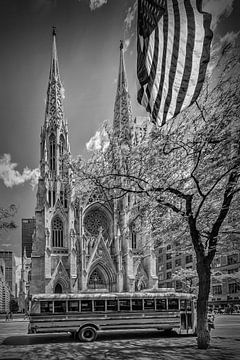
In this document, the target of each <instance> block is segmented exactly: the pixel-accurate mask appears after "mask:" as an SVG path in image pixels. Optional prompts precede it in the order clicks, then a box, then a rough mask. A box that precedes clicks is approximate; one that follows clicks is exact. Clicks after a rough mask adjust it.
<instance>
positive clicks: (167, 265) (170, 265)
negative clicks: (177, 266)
mask: <svg viewBox="0 0 240 360" xmlns="http://www.w3.org/2000/svg"><path fill="white" fill-rule="evenodd" d="M171 268H172V262H167V264H166V269H167V270H169V269H171Z"/></svg>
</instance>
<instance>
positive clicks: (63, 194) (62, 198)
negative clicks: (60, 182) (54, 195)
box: [60, 188, 68, 209]
mask: <svg viewBox="0 0 240 360" xmlns="http://www.w3.org/2000/svg"><path fill="white" fill-rule="evenodd" d="M60 202H61V204H62V206H63V207H64V208H65V209H66V208H67V206H68V199H67V189H66V188H62V190H60Z"/></svg>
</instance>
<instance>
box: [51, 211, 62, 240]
mask: <svg viewBox="0 0 240 360" xmlns="http://www.w3.org/2000/svg"><path fill="white" fill-rule="evenodd" d="M51 235H52V247H63V222H62V219H61V218H60V216H59V215H55V216H54V217H53V219H52V224H51Z"/></svg>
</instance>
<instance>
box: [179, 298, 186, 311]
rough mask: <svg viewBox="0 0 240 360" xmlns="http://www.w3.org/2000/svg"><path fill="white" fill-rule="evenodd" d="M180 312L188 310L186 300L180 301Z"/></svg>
mask: <svg viewBox="0 0 240 360" xmlns="http://www.w3.org/2000/svg"><path fill="white" fill-rule="evenodd" d="M180 310H181V311H185V310H186V300H180Z"/></svg>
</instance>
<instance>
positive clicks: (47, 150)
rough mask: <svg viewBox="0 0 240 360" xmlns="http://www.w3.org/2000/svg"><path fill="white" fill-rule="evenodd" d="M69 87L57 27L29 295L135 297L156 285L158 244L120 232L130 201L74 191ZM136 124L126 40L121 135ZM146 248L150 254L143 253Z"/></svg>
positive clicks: (118, 120)
mask: <svg viewBox="0 0 240 360" xmlns="http://www.w3.org/2000/svg"><path fill="white" fill-rule="evenodd" d="M62 89H63V87H62V84H61V79H60V73H59V63H58V57H57V48H56V32H55V29H54V30H53V45H52V58H51V66H50V74H49V82H48V89H47V101H46V110H45V121H44V124H43V127H42V129H41V142H40V177H39V181H38V189H37V204H36V209H35V219H36V230H35V234H34V239H33V249H32V276H31V286H30V293H31V294H36V293H68V292H72V293H76V292H81V291H82V292H86V291H109V292H122V291H130V292H133V291H139V290H142V289H143V288H152V287H157V276H156V258H155V253H154V249H153V245H151V241H149V239H142V238H141V236H140V234H137V233H135V232H134V231H131V229H129V231H127V235H126V232H124V236H123V231H122V229H121V227H122V226H126V224H127V218H128V209H129V206H131V201H129V198H126V199H124V200H123V202H124V204H123V205H121V207H120V206H119V204H118V202H117V201H115V202H114V201H113V203H111V202H108V201H106V200H105V199H104V197H103V195H102V194H101V192H100V191H99V189H95V191H94V192H93V193H92V194H89V196H88V198H86V199H81V198H78V197H76V195H75V193H74V184H73V183H72V174H71V170H70V169H69V168H68V167H66V166H65V164H66V161H64V160H66V159H68V158H69V157H70V145H69V139H68V124H67V122H66V120H65V116H64V110H63V93H62ZM134 123H136V121H135V122H134V121H133V119H132V110H131V103H130V96H129V93H128V88H127V77H126V71H125V65H124V54H123V46H122V43H121V46H120V64H119V74H118V84H117V93H116V99H115V106H114V120H113V131H114V134H115V136H117V137H122V138H124V137H125V138H127V137H129V132H131V131H136V129H137V127H136V126H135V130H134ZM149 236H150V235H149ZM143 243H145V244H146V246H145V252H144V257H143V256H140V255H139V253H138V251H137V249H138V246H140V244H141V246H142V244H143Z"/></svg>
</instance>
